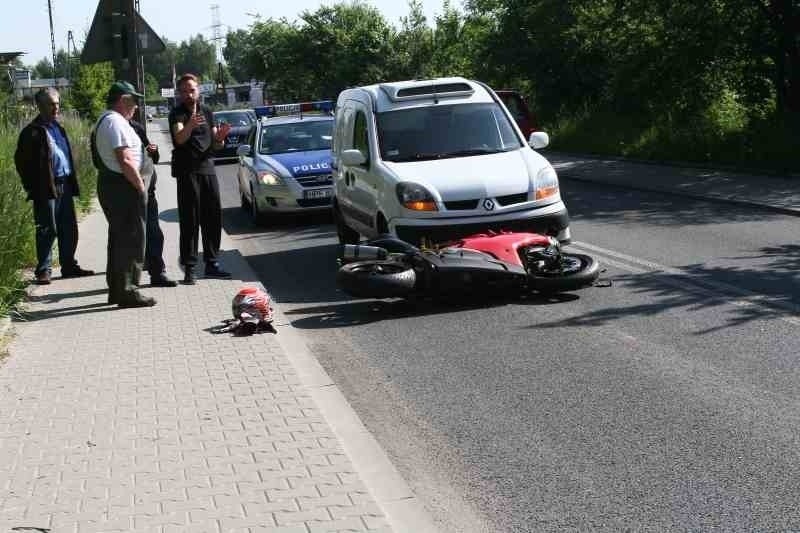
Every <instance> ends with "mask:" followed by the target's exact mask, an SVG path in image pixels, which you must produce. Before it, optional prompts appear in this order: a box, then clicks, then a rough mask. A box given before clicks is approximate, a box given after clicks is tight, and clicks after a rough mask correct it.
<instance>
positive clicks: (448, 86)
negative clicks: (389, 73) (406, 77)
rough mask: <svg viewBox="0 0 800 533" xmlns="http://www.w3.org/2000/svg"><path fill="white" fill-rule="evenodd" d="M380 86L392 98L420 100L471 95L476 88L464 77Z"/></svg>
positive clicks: (395, 99)
mask: <svg viewBox="0 0 800 533" xmlns="http://www.w3.org/2000/svg"><path fill="white" fill-rule="evenodd" d="M380 88H381V89H382V90H383V92H385V93H386V96H388V97H389V98H390V99H391V100H393V101H395V102H402V101H405V100H419V99H423V98H434V99H439V98H452V97H458V96H471V95H472V94H473V93H474V92H475V89H474V88H473V86H472V85H471V84H470V83H469V82H468V81H467V80H464V79H459V78H455V79H447V78H445V79H434V80H419V81H417V80H415V81H410V82H400V83H382V84H381V85H380Z"/></svg>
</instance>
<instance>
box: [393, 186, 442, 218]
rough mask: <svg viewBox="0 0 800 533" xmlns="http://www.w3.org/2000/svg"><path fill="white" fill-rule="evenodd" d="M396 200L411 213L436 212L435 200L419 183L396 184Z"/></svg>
mask: <svg viewBox="0 0 800 533" xmlns="http://www.w3.org/2000/svg"><path fill="white" fill-rule="evenodd" d="M396 191H397V200H398V201H399V202H400V204H401V205H402V206H403V207H405V208H406V209H411V210H412V211H438V210H439V209H438V208H437V207H436V199H435V198H434V197H433V195H432V194H431V192H430V191H429V190H428V189H426V188H425V187H423V186H422V185H420V184H419V183H411V182H407V181H404V182H401V183H398V184H397V188H396Z"/></svg>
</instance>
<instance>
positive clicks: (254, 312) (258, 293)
mask: <svg viewBox="0 0 800 533" xmlns="http://www.w3.org/2000/svg"><path fill="white" fill-rule="evenodd" d="M271 303H272V301H271V299H270V297H269V294H267V292H266V291H264V290H262V289H259V288H258V287H243V288H242V289H240V290H239V292H237V293H236V296H234V297H233V302H232V304H231V310H232V311H233V318H234V319H236V320H240V321H241V322H242V323H245V322H249V323H253V324H256V325H261V324H269V323H271V322H272V305H271Z"/></svg>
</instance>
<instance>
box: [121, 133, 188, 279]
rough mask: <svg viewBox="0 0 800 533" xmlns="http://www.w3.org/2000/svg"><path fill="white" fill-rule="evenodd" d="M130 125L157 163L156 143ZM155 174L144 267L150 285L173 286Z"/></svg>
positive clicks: (149, 191)
mask: <svg viewBox="0 0 800 533" xmlns="http://www.w3.org/2000/svg"><path fill="white" fill-rule="evenodd" d="M128 122H129V123H130V125H131V127H132V128H133V129H134V131H135V132H136V135H138V136H139V138H140V139H141V140H142V144H143V145H144V146H145V150H146V151H147V155H149V156H150V159H152V160H153V164H158V160H159V159H160V155H159V152H158V145H157V144H154V143H151V142H150V140H149V139H148V138H147V133H146V132H145V130H144V127H143V126H142V125H141V124H139V123H138V122H136V121H135V120H133V119H131V120H129V121H128ZM157 178H158V175H157V174H156V171H155V167H154V168H153V176H152V178H151V179H150V186H149V187H148V188H147V223H146V237H145V249H144V268H145V270H147V272H149V273H150V285H152V286H154V287H175V286H177V285H178V283H177V282H176V281H175V280H172V279H169V278H168V277H167V274H166V265H165V264H164V258H163V254H164V233H163V232H162V231H161V226H160V225H159V224H158V201H157V200H156V179H157Z"/></svg>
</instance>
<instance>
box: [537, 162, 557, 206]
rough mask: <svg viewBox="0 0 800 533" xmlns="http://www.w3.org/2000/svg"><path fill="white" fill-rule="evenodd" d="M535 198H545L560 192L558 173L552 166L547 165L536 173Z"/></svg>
mask: <svg viewBox="0 0 800 533" xmlns="http://www.w3.org/2000/svg"><path fill="white" fill-rule="evenodd" d="M534 187H536V188H535V189H534V190H533V199H534V200H544V199H545V198H549V197H551V196H555V195H556V194H558V174H556V170H555V169H554V168H553V167H551V166H549V165H548V166H546V167H545V168H543V169H542V170H540V171H539V173H538V174H536V182H535V183H534Z"/></svg>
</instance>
